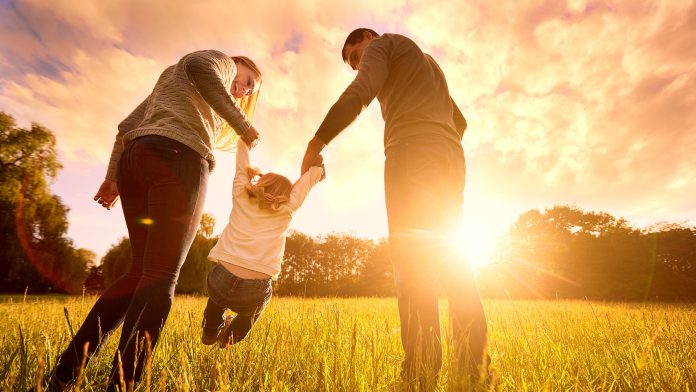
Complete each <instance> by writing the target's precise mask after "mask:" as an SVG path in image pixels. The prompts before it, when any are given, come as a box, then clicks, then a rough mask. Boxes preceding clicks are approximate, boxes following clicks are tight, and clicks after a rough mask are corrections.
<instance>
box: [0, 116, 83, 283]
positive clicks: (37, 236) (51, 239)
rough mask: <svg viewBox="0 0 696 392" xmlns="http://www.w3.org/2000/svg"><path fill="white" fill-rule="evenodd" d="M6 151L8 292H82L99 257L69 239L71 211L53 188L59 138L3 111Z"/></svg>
mask: <svg viewBox="0 0 696 392" xmlns="http://www.w3.org/2000/svg"><path fill="white" fill-rule="evenodd" d="M0 146H2V148H1V149H0V247H2V249H3V254H2V256H1V257H2V258H1V259H0V260H1V268H0V270H1V271H2V272H0V283H1V284H2V287H3V288H5V289H7V290H11V291H22V290H24V288H25V287H28V288H29V289H30V290H32V291H37V292H46V291H54V290H57V291H62V292H79V291H80V290H81V287H82V282H83V280H84V278H85V277H86V275H87V265H88V264H89V263H90V262H91V260H90V258H93V256H92V255H90V254H89V253H87V252H84V251H80V250H78V249H75V247H74V245H73V242H72V240H70V239H69V238H67V237H66V234H67V229H68V222H67V213H68V208H67V207H66V206H65V205H64V204H63V203H62V202H61V200H60V198H59V197H58V196H56V195H53V194H51V192H50V189H49V186H50V183H51V182H52V181H53V179H54V178H55V176H56V174H57V173H58V170H60V168H61V165H60V163H59V162H58V158H57V155H56V139H55V136H54V135H53V133H52V132H51V131H50V130H48V129H46V128H44V127H42V126H40V125H38V124H32V125H31V128H30V129H23V128H18V127H17V126H16V123H15V120H14V118H12V116H10V115H8V114H6V113H4V112H0Z"/></svg>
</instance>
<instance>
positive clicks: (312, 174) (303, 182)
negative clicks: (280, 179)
mask: <svg viewBox="0 0 696 392" xmlns="http://www.w3.org/2000/svg"><path fill="white" fill-rule="evenodd" d="M323 174H324V169H323V168H321V167H319V166H312V167H311V168H309V170H307V172H305V174H303V175H302V177H300V179H299V180H298V181H297V183H295V185H294V186H293V187H292V192H290V200H289V201H288V204H287V205H288V207H289V208H290V210H292V211H293V212H295V211H297V210H298V209H299V208H300V207H301V206H302V203H304V201H305V198H307V195H308V194H309V191H310V190H311V189H312V188H313V187H314V186H315V185H316V184H317V183H318V182H319V181H320V180H321V176H322V175H323Z"/></svg>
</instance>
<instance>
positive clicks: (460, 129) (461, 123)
mask: <svg viewBox="0 0 696 392" xmlns="http://www.w3.org/2000/svg"><path fill="white" fill-rule="evenodd" d="M450 100H451V101H452V119H453V120H454V126H455V127H456V128H457V133H458V134H459V139H460V140H461V139H462V138H463V137H464V131H466V126H467V124H466V119H465V118H464V115H463V114H462V111H461V110H459V107H458V106H457V104H456V103H455V102H454V99H452V97H450Z"/></svg>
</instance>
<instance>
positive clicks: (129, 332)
mask: <svg viewBox="0 0 696 392" xmlns="http://www.w3.org/2000/svg"><path fill="white" fill-rule="evenodd" d="M208 174H209V168H208V162H207V161H206V160H205V159H204V158H202V157H201V156H200V155H199V154H198V153H196V152H195V151H193V150H191V149H190V148H188V147H186V146H185V145H183V144H181V143H179V142H177V141H175V140H172V139H169V138H166V137H162V136H143V137H140V138H137V139H135V140H133V141H131V142H130V143H128V144H127V145H126V147H125V149H124V151H123V154H122V156H121V159H120V161H119V169H118V190H119V193H120V196H121V203H122V205H123V214H124V216H125V218H126V225H127V227H128V235H129V237H130V243H131V248H132V255H133V264H132V265H131V268H130V270H129V271H128V272H127V273H126V274H125V275H123V276H122V277H120V278H119V279H118V280H116V281H115V282H114V283H113V284H112V285H111V286H110V287H109V288H108V289H106V291H104V293H102V295H101V297H99V299H98V300H97V302H96V303H95V304H94V306H93V307H92V309H91V310H90V312H89V314H88V315H87V318H86V319H85V321H84V322H83V323H82V326H81V327H80V329H79V330H78V331H77V333H76V334H75V337H74V338H73V340H72V341H71V342H70V344H69V345H68V347H67V349H66V350H65V351H64V352H63V354H62V355H61V356H60V358H59V361H58V365H57V368H56V373H55V376H54V377H55V378H57V379H58V380H60V381H63V382H66V381H70V380H73V379H74V378H75V377H76V376H77V374H76V373H77V371H78V369H79V367H80V363H81V361H82V360H83V357H84V355H83V347H84V346H85V344H86V343H88V344H89V347H88V349H87V354H88V355H87V358H86V359H87V360H89V358H90V357H91V356H92V354H93V353H94V352H95V351H96V350H97V348H98V347H99V346H100V345H101V344H102V343H103V342H104V340H105V338H106V337H107V336H108V335H109V334H111V333H112V332H113V331H114V330H116V329H117V328H118V326H119V325H121V323H123V331H122V333H121V339H120V341H119V344H118V352H117V353H116V355H115V356H114V361H113V367H112V371H111V378H110V380H109V389H110V390H112V389H114V387H115V386H116V385H117V380H118V379H119V374H118V368H119V365H118V362H119V353H120V357H121V362H122V368H123V376H124V380H125V381H126V383H131V382H133V383H136V382H138V380H139V379H140V376H141V374H142V370H143V365H144V363H145V357H146V353H147V348H146V347H147V346H146V345H145V346H139V345H138V343H140V342H143V339H149V343H150V344H151V345H152V347H153V350H154V346H155V344H156V343H157V340H158V338H159V335H160V331H161V329H162V328H163V327H164V324H165V322H166V320H167V316H168V315H169V310H170V309H171V306H172V300H173V298H174V288H175V286H176V282H177V279H178V277H179V270H180V269H181V266H182V264H183V263H184V260H185V258H186V254H187V253H188V250H189V248H190V247H191V243H192V242H193V239H194V237H195V235H196V231H197V229H198V226H199V224H200V219H201V215H202V213H203V203H204V201H205V191H206V187H207V183H208ZM146 336H147V337H146ZM146 344H147V343H146ZM143 347H145V348H143Z"/></svg>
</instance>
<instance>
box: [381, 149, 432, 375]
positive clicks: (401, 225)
mask: <svg viewBox="0 0 696 392" xmlns="http://www.w3.org/2000/svg"><path fill="white" fill-rule="evenodd" d="M439 154H440V152H439V151H438V150H437V149H430V148H424V147H423V144H422V143H420V142H417V141H414V142H413V143H410V144H405V145H402V146H399V147H395V148H391V149H390V150H389V151H388V152H387V160H386V166H385V172H384V175H385V179H384V181H385V197H386V206H387V217H388V221H389V243H390V252H391V259H392V263H393V265H394V280H395V284H396V288H397V295H398V301H399V317H400V320H401V338H402V344H403V346H404V352H405V358H404V362H403V371H404V376H405V377H407V378H408V379H419V380H421V379H422V378H423V377H424V376H427V375H428V374H433V373H437V372H438V371H439V369H440V366H441V362H442V348H441V344H440V321H439V309H438V290H439V286H438V275H437V271H438V267H437V266H438V264H439V262H438V260H437V257H438V256H437V255H438V254H440V252H439V251H438V249H439V248H440V247H441V243H442V238H441V237H442V233H441V232H440V229H439V227H438V226H437V224H436V223H437V220H434V219H433V216H432V214H431V211H432V210H433V208H438V206H437V204H438V200H439V198H440V195H439V194H438V189H436V187H434V186H433V184H434V179H435V178H436V177H437V176H439V174H438V173H439V172H440V171H441V166H442V162H441V158H440V157H439Z"/></svg>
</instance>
